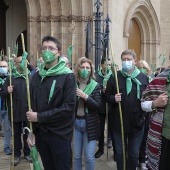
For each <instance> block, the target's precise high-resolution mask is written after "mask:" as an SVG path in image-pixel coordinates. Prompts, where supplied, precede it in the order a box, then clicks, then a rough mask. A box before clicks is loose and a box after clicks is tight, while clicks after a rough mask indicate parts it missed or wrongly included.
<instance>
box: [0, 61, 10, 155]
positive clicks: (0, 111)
mask: <svg viewBox="0 0 170 170" xmlns="http://www.w3.org/2000/svg"><path fill="white" fill-rule="evenodd" d="M7 76H8V64H7V62H6V61H0V92H1V90H2V86H3V85H4V83H5V81H6V78H7ZM2 119H4V152H5V154H6V155H11V154H12V150H11V148H10V141H11V126H10V121H9V119H8V113H7V108H6V98H4V97H1V96H0V122H2Z"/></svg>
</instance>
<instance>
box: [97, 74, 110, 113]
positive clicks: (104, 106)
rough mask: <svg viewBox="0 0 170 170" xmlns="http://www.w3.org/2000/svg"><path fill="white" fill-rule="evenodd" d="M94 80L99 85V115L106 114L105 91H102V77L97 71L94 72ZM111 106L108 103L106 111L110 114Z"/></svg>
mask: <svg viewBox="0 0 170 170" xmlns="http://www.w3.org/2000/svg"><path fill="white" fill-rule="evenodd" d="M95 77H96V81H97V82H98V83H99V84H100V87H101V107H100V110H99V115H100V116H106V93H104V92H103V79H104V78H103V77H101V76H100V75H99V74H98V73H97V74H95ZM110 112H111V108H110V105H108V113H109V114H110Z"/></svg>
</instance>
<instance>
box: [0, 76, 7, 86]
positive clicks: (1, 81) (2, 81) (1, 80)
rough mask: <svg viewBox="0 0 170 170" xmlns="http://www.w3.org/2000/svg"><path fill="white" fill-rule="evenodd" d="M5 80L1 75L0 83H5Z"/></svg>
mask: <svg viewBox="0 0 170 170" xmlns="http://www.w3.org/2000/svg"><path fill="white" fill-rule="evenodd" d="M5 80H6V77H5V78H1V77H0V84H2V85H3V84H4V83H5Z"/></svg>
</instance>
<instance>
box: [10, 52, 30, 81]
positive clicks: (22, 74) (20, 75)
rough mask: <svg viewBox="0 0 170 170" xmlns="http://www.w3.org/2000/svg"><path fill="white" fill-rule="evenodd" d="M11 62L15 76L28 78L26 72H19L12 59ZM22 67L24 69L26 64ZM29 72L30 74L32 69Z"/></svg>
mask: <svg viewBox="0 0 170 170" xmlns="http://www.w3.org/2000/svg"><path fill="white" fill-rule="evenodd" d="M24 54H25V55H26V53H24ZM24 61H25V57H24ZM9 64H10V66H11V70H12V75H13V76H14V78H18V77H23V78H24V79H26V76H25V73H19V72H18V70H17V67H16V66H15V65H14V62H13V60H12V59H11V60H10V61H9ZM22 65H23V64H22ZM20 67H21V66H20ZM21 68H22V69H24V66H22V67H21ZM28 74H30V71H28Z"/></svg>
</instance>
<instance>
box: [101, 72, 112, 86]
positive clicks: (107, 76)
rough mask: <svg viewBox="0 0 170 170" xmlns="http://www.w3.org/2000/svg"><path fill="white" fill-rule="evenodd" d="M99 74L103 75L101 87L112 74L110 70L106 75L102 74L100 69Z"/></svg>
mask: <svg viewBox="0 0 170 170" xmlns="http://www.w3.org/2000/svg"><path fill="white" fill-rule="evenodd" d="M98 74H99V76H101V77H103V87H105V86H106V83H107V81H108V80H109V78H110V76H111V75H112V71H111V70H110V71H109V73H108V74H107V75H103V74H102V71H101V70H100V71H99V72H98Z"/></svg>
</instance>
